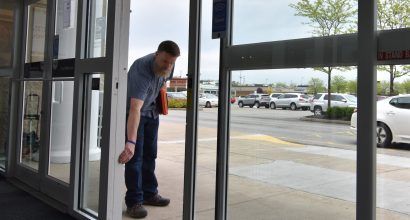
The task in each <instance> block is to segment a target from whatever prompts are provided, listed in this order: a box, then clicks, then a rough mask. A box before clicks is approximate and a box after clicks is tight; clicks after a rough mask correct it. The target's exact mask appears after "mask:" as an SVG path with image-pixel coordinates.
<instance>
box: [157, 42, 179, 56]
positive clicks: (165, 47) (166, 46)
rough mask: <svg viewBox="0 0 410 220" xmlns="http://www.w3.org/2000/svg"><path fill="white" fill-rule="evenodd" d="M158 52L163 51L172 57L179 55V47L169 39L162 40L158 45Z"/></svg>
mask: <svg viewBox="0 0 410 220" xmlns="http://www.w3.org/2000/svg"><path fill="white" fill-rule="evenodd" d="M157 51H158V52H161V51H164V52H167V53H169V54H171V55H172V56H174V57H179V55H180V52H179V47H178V45H177V44H176V43H175V42H173V41H170V40H166V41H162V42H161V43H160V44H159V46H158V50H157Z"/></svg>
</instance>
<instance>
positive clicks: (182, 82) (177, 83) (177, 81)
mask: <svg viewBox="0 0 410 220" xmlns="http://www.w3.org/2000/svg"><path fill="white" fill-rule="evenodd" d="M187 85H188V79H187V78H173V79H171V80H170V81H169V87H184V88H186V87H187Z"/></svg>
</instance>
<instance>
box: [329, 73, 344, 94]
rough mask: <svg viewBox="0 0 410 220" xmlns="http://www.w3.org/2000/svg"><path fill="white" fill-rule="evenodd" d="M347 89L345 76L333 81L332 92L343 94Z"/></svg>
mask: <svg viewBox="0 0 410 220" xmlns="http://www.w3.org/2000/svg"><path fill="white" fill-rule="evenodd" d="M346 89H347V80H346V78H345V77H344V76H335V77H333V80H332V92H337V93H343V92H345V91H346Z"/></svg>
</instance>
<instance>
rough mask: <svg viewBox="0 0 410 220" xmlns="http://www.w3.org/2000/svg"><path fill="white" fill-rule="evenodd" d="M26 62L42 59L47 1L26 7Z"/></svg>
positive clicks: (42, 0) (43, 0)
mask: <svg viewBox="0 0 410 220" xmlns="http://www.w3.org/2000/svg"><path fill="white" fill-rule="evenodd" d="M27 10H28V14H27V16H28V17H27V36H26V37H27V42H26V58H25V61H26V63H33V62H40V61H44V51H45V35H46V17H47V1H46V0H41V1H36V2H35V3H33V4H30V5H29V6H28V7H27Z"/></svg>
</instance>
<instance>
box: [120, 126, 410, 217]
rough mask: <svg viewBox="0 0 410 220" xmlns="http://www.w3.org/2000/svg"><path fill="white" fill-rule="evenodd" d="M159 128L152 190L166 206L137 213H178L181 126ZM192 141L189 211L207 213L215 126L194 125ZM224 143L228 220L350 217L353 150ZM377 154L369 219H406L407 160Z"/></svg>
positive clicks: (238, 138)
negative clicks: (193, 186) (195, 141)
mask: <svg viewBox="0 0 410 220" xmlns="http://www.w3.org/2000/svg"><path fill="white" fill-rule="evenodd" d="M159 133H160V134H159V148H158V149H159V152H158V160H157V177H158V181H159V191H160V193H161V195H163V196H166V197H169V198H171V204H170V206H168V207H163V208H158V207H148V206H147V207H146V208H147V209H148V216H147V218H145V219H155V220H159V219H182V217H181V216H182V207H183V204H182V201H183V179H184V171H183V169H184V151H185V150H184V149H185V143H184V139H185V137H184V135H185V124H184V123H169V122H161V125H160V131H159ZM198 144H199V149H198V158H197V166H198V167H197V185H196V188H197V192H196V198H197V200H196V217H197V219H214V198H215V168H216V127H215V128H204V127H199V137H198ZM230 144H231V145H230V157H229V165H230V169H229V172H230V175H229V187H228V204H229V207H228V218H229V219H235V220H242V219H243V220H248V219H258V220H259V219H295V220H296V219H297V220H299V219H315V220H316V219H343V220H345V219H355V212H356V210H355V208H356V207H355V194H356V193H355V189H356V187H355V184H356V183H355V182H356V173H355V172H356V161H355V158H356V152H355V151H351V150H344V149H334V148H327V147H318V146H305V145H300V144H294V143H290V142H285V141H282V140H280V139H277V138H275V137H271V136H266V135H260V134H244V133H238V132H235V131H231V143H230ZM379 158H381V160H379V161H381V163H379V164H378V169H377V172H378V185H377V187H378V202H377V206H378V207H379V208H378V209H377V219H389V220H390V219H410V191H409V189H410V170H409V167H410V159H407V158H404V157H398V156H397V157H395V156H393V157H392V156H390V157H386V156H385V155H379ZM123 193H125V187H124V189H123ZM123 210H124V215H123V219H130V218H129V217H127V216H126V214H125V204H124V205H123Z"/></svg>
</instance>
